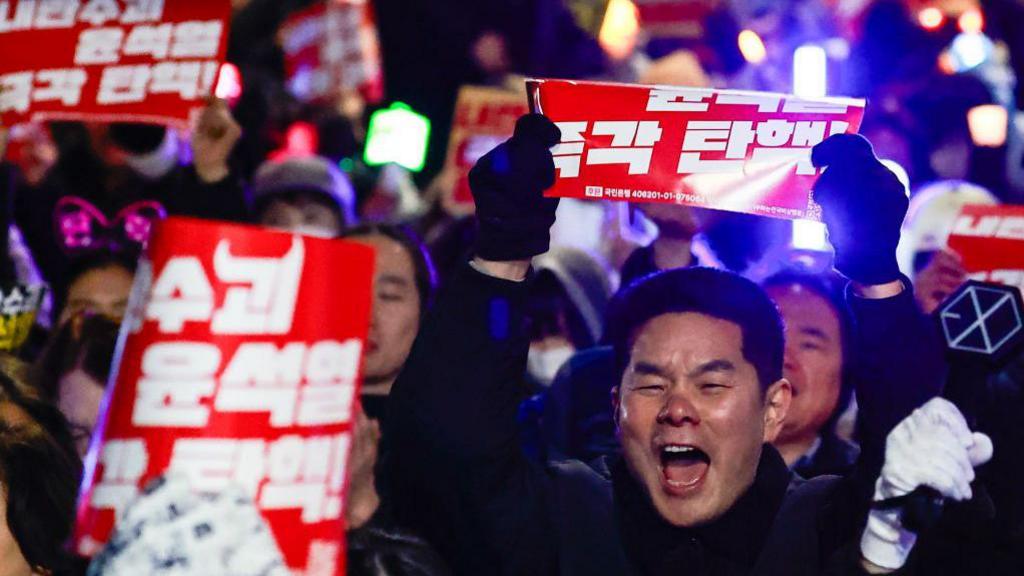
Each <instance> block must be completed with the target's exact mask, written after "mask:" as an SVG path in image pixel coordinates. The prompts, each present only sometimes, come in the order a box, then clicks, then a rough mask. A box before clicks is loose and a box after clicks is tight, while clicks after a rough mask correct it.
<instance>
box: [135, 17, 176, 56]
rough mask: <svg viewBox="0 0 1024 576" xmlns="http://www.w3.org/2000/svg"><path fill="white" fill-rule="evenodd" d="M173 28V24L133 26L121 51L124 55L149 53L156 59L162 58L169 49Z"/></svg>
mask: <svg viewBox="0 0 1024 576" xmlns="http://www.w3.org/2000/svg"><path fill="white" fill-rule="evenodd" d="M173 29H174V25H173V24H161V25H159V26H150V25H146V24H143V25H140V26H135V27H133V28H132V31H131V32H129V33H128V38H127V39H126V40H125V41H124V49H123V51H122V52H123V53H124V55H125V56H143V55H149V56H152V57H153V58H155V59H157V60H163V59H164V58H166V57H167V53H168V52H169V51H170V49H171V31H172V30H173Z"/></svg>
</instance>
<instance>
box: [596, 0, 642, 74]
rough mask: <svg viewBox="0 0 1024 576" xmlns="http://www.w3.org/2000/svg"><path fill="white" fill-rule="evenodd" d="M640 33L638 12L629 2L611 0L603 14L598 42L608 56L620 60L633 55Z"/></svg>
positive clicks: (625, 0)
mask: <svg viewBox="0 0 1024 576" xmlns="http://www.w3.org/2000/svg"><path fill="white" fill-rule="evenodd" d="M639 33H640V12H639V11H638V10H637V8H636V6H635V5H634V4H633V3H632V2H630V0H611V1H610V2H608V8H607V9H606V10H605V13H604V20H603V21H602V23H601V31H600V32H598V36H597V38H598V41H599V42H600V43H601V47H602V48H604V50H605V52H607V53H608V55H609V56H611V57H612V58H614V59H616V60H622V59H623V58H626V57H627V56H629V55H630V54H632V53H633V48H634V47H636V41H637V36H638V34H639Z"/></svg>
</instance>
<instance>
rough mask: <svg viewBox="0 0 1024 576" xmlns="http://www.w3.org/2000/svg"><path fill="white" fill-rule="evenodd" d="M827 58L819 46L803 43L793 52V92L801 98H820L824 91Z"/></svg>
mask: <svg viewBox="0 0 1024 576" xmlns="http://www.w3.org/2000/svg"><path fill="white" fill-rule="evenodd" d="M827 66H828V58H827V57H826V55H825V49H824V48H822V47H821V46H814V45H811V44H805V45H803V46H801V47H799V48H797V49H796V52H794V53H793V93H794V94H796V95H797V96H800V97H801V98H820V97H822V96H824V95H825V93H826V91H827V90H826V86H827V84H826V80H827V79H826V69H827Z"/></svg>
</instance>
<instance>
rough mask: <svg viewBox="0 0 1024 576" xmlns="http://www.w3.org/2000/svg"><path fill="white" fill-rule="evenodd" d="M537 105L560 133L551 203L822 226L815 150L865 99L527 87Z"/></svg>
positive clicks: (851, 128)
mask: <svg viewBox="0 0 1024 576" xmlns="http://www.w3.org/2000/svg"><path fill="white" fill-rule="evenodd" d="M527 85H528V87H529V90H530V94H531V97H530V98H531V105H532V106H533V108H534V109H535V110H538V111H541V112H543V113H544V115H546V116H547V117H548V118H550V119H551V120H552V121H554V122H555V123H556V124H557V125H558V127H559V129H561V131H562V140H561V143H560V144H558V145H557V146H555V147H554V148H553V149H552V153H553V154H554V157H555V168H556V175H557V179H556V182H555V185H554V186H553V187H552V188H551V189H550V190H548V192H547V194H548V196H559V197H566V198H584V199H588V198H589V199H604V200H621V201H629V202H660V203H668V204H688V205H692V206H701V207H705V208H715V209H721V210H731V211H734V212H745V213H748V214H759V215H763V216H775V217H780V218H789V219H813V220H819V219H820V207H818V206H817V205H816V204H814V202H813V200H812V198H811V187H812V186H813V184H814V181H815V179H816V178H817V176H818V174H819V173H820V170H818V169H816V168H814V167H813V166H812V165H811V160H810V155H811V148H812V147H813V146H814V145H816V144H818V143H819V142H821V141H822V140H824V139H825V138H826V137H828V136H830V135H832V134H839V133H843V132H856V131H857V129H858V128H859V127H860V122H861V119H862V118H863V115H864V101H863V100H857V99H852V98H817V99H806V98H797V97H796V96H787V95H783V94H772V93H765V92H745V91H736V90H714V89H711V88H681V87H672V86H639V85H626V84H612V83H598V82H576V81H567V80H528V81H527Z"/></svg>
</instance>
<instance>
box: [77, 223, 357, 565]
mask: <svg viewBox="0 0 1024 576" xmlns="http://www.w3.org/2000/svg"><path fill="white" fill-rule="evenodd" d="M373 258H374V256H373V250H372V248H369V247H367V246H361V245H358V244H353V243H349V242H343V241H339V240H324V239H319V238H311V237H306V236H299V235H294V234H289V233H285V232H276V231H271V230H266V229H261V228H256V227H250V226H241V225H235V224H227V223H220V222H212V221H201V220H193V219H188V218H169V219H167V220H165V221H163V222H162V223H160V224H159V225H158V227H157V228H156V230H155V233H154V235H153V237H152V239H151V240H150V245H149V248H148V252H147V258H146V259H145V260H144V261H143V262H142V264H141V266H140V268H139V272H138V273H137V274H136V279H135V285H134V287H133V290H132V297H131V301H130V303H129V311H128V315H127V317H126V319H125V321H124V324H123V325H122V331H121V339H120V342H119V344H118V358H119V363H115V371H114V374H113V375H112V376H111V380H112V382H113V385H112V386H108V389H107V395H106V397H105V399H104V402H103V407H102V409H101V416H100V423H99V425H98V428H97V430H96V433H95V435H94V438H93V441H92V445H91V446H90V450H89V454H88V456H87V458H86V471H85V477H84V480H83V483H82V489H81V494H80V497H79V509H78V518H77V527H76V537H75V547H76V550H77V551H78V552H79V553H81V554H84V555H87V556H88V555H92V554H95V553H96V552H97V551H98V550H99V548H100V547H101V546H102V545H103V543H104V542H106V541H107V539H108V538H109V537H110V534H111V530H112V528H113V526H114V523H115V519H116V517H117V514H118V512H119V511H120V510H122V509H123V508H124V507H125V505H127V504H128V503H129V502H131V500H132V498H134V497H135V496H136V495H137V494H138V493H139V490H140V489H141V488H142V487H143V486H145V484H146V483H147V482H148V481H150V480H151V479H153V478H155V477H157V476H159V475H160V474H161V473H164V472H166V471H174V472H176V473H180V474H182V475H183V476H184V477H186V478H187V479H188V480H189V482H190V484H191V486H192V488H193V489H195V490H197V491H201V492H217V491H219V490H223V489H224V488H225V487H226V486H228V485H230V484H234V485H237V486H239V487H241V488H242V489H243V490H244V491H245V492H246V493H247V494H250V495H251V496H252V498H253V500H254V501H255V503H256V505H257V507H258V508H259V510H260V512H261V514H263V516H264V518H266V520H267V523H268V524H269V526H270V529H271V531H272V532H273V534H274V536H275V538H276V539H277V541H278V545H279V547H280V549H281V551H282V553H283V554H284V557H285V563H286V564H287V565H288V567H289V568H290V569H292V570H294V571H295V573H297V574H299V573H301V574H306V575H311V574H317V575H320V574H323V575H341V574H344V529H345V528H344V509H345V497H346V494H345V491H346V489H347V487H346V475H347V474H346V467H347V461H348V454H349V449H350V445H351V431H352V422H353V409H354V405H353V403H354V402H355V398H356V395H357V394H358V389H359V380H360V373H361V365H362V350H363V345H364V342H365V339H366V334H367V329H368V325H369V318H370V306H371V298H372V290H371V287H372V282H373Z"/></svg>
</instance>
